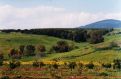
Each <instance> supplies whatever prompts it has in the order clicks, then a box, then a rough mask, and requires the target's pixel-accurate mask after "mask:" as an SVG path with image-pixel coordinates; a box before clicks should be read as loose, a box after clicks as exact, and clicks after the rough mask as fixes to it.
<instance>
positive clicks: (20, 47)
mask: <svg viewBox="0 0 121 79" xmlns="http://www.w3.org/2000/svg"><path fill="white" fill-rule="evenodd" d="M24 48H25V46H24V45H20V46H19V51H20V52H21V54H22V55H23V53H24Z"/></svg>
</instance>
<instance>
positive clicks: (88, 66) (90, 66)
mask: <svg viewBox="0 0 121 79" xmlns="http://www.w3.org/2000/svg"><path fill="white" fill-rule="evenodd" d="M85 66H86V67H87V68H88V69H93V68H94V64H93V63H92V62H90V63H88V64H86V65H85Z"/></svg>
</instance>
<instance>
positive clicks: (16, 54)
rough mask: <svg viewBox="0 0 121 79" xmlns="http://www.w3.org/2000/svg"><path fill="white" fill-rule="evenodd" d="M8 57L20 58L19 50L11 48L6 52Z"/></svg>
mask: <svg viewBox="0 0 121 79" xmlns="http://www.w3.org/2000/svg"><path fill="white" fill-rule="evenodd" d="M8 55H9V57H11V58H13V59H20V58H21V56H22V55H21V52H19V51H18V50H16V49H11V50H10V53H9V54H8Z"/></svg>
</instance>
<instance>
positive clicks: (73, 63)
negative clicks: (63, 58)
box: [68, 62, 77, 70]
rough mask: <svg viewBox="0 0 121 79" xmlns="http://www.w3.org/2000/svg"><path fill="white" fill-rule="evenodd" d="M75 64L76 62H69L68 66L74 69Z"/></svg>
mask: <svg viewBox="0 0 121 79" xmlns="http://www.w3.org/2000/svg"><path fill="white" fill-rule="evenodd" d="M76 65H77V64H76V62H70V63H69V65H68V67H69V68H70V69H71V70H72V69H75V67H76Z"/></svg>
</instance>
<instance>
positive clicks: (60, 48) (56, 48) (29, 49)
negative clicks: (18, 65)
mask: <svg viewBox="0 0 121 79" xmlns="http://www.w3.org/2000/svg"><path fill="white" fill-rule="evenodd" d="M74 48H76V46H75V45H74V44H69V43H68V42H67V41H63V40H61V41H58V42H57V44H55V45H53V46H52V47H51V48H50V50H49V51H48V53H62V52H68V51H71V50H73V49H74ZM35 51H36V52H37V53H35ZM45 52H46V47H45V46H44V45H37V46H34V45H26V46H25V45H20V46H19V49H14V48H13V49H11V50H10V52H9V54H8V56H9V57H11V58H14V59H20V58H21V57H22V56H35V55H37V56H39V57H44V56H46V53H45ZM0 58H2V55H1V57H0Z"/></svg>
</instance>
